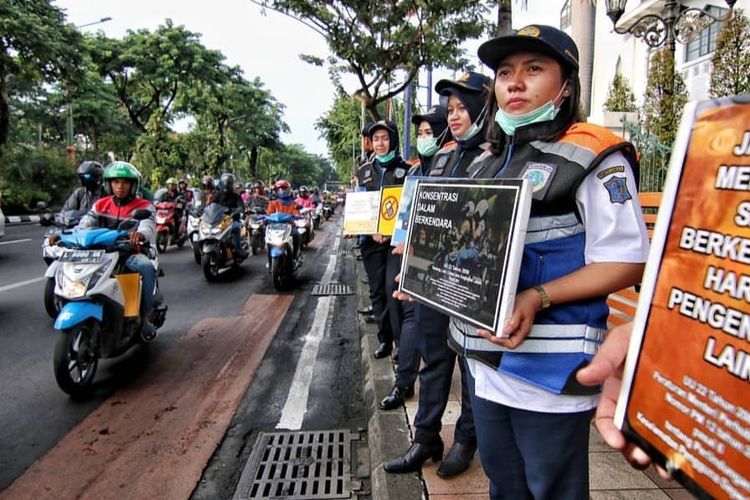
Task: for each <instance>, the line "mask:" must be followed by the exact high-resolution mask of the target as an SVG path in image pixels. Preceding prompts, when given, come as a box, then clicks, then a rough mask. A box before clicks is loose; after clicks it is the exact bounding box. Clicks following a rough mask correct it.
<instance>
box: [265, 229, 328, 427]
mask: <svg viewBox="0 0 750 500" xmlns="http://www.w3.org/2000/svg"><path fill="white" fill-rule="evenodd" d="M340 241H341V239H340V238H336V240H335V241H334V244H333V255H331V257H330V259H329V260H328V266H327V267H326V270H325V272H324V273H323V278H321V280H320V282H321V283H328V282H330V281H331V276H332V275H333V271H334V270H335V269H336V262H337V260H338V256H337V255H336V250H338V247H339V243H340ZM333 299H334V297H331V296H328V297H321V298H320V299H318V304H317V305H316V306H315V318H314V319H313V324H312V326H311V327H310V331H309V332H308V334H307V335H305V345H304V346H303V347H302V355H301V356H300V357H299V361H298V362H297V369H296V370H295V372H294V378H293V379H292V385H291V388H290V389H289V394H288V395H287V397H286V403H285V404H284V409H283V410H281V418H280V419H279V423H278V424H276V428H277V429H287V430H290V431H296V430H299V429H301V428H302V421H303V419H304V418H305V413H306V412H307V399H308V397H309V396H310V385H311V384H312V378H313V369H314V368H315V360H316V359H317V357H318V348H319V347H320V340H321V339H322V338H323V334H324V333H325V331H326V326H327V323H328V316H329V315H330V313H331V310H332V309H333Z"/></svg>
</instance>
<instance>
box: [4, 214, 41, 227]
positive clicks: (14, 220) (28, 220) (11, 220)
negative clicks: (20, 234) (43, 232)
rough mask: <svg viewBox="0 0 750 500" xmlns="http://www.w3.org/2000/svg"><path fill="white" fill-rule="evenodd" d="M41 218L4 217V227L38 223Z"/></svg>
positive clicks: (31, 216) (25, 216)
mask: <svg viewBox="0 0 750 500" xmlns="http://www.w3.org/2000/svg"><path fill="white" fill-rule="evenodd" d="M40 218H41V217H40V216H39V215H6V216H5V225H7V226H12V225H14V224H33V223H37V222H39V219H40Z"/></svg>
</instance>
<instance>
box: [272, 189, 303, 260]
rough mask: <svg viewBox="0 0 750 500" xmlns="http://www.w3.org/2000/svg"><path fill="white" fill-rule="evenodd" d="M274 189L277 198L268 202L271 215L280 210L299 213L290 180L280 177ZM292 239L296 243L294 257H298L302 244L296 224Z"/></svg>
mask: <svg viewBox="0 0 750 500" xmlns="http://www.w3.org/2000/svg"><path fill="white" fill-rule="evenodd" d="M273 190H274V192H275V193H276V199H274V200H272V201H271V202H270V203H269V204H268V209H267V212H268V214H269V215H270V214H275V213H278V212H281V213H284V214H292V215H299V205H298V204H297V203H296V202H295V200H294V196H292V186H291V185H290V184H289V181H287V180H285V179H279V180H278V181H276V182H275V183H274V185H273ZM292 239H293V244H294V258H295V259H296V258H297V252H298V249H299V247H300V244H299V232H298V231H297V228H296V227H295V226H294V225H292Z"/></svg>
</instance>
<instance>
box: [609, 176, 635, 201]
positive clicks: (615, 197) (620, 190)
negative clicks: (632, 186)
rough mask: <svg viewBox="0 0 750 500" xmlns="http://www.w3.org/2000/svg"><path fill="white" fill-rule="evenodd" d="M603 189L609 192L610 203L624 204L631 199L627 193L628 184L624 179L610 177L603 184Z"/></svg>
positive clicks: (628, 192)
mask: <svg viewBox="0 0 750 500" xmlns="http://www.w3.org/2000/svg"><path fill="white" fill-rule="evenodd" d="M604 187H605V188H607V192H609V201H610V202H611V203H625V202H626V201H628V200H630V199H632V198H633V196H632V195H631V194H630V191H628V183H627V179H625V177H612V178H611V179H610V180H608V181H607V182H605V183H604Z"/></svg>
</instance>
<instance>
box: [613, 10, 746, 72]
mask: <svg viewBox="0 0 750 500" xmlns="http://www.w3.org/2000/svg"><path fill="white" fill-rule="evenodd" d="M725 1H726V3H727V5H728V6H729V8H730V9H731V8H732V7H734V4H735V2H736V0H725ZM626 4H627V0H606V7H607V16H609V18H610V19H611V20H612V24H613V26H614V30H615V33H618V34H620V35H624V34H626V33H629V34H631V35H633V36H635V37H637V38H642V39H643V40H644V41H645V42H646V44H647V45H648V46H649V47H652V48H657V47H661V46H662V45H664V44H665V43H666V45H667V48H668V49H669V52H670V55H671V56H672V58H673V59H674V52H675V41H678V42H680V43H689V42H691V41H693V40H695V39H696V38H698V37H699V36H700V34H701V32H702V31H703V30H704V29H706V28H707V27H708V26H710V25H711V24H712V23H714V22H716V21H722V20H723V19H721V18H717V17H715V16H714V15H712V14H710V13H709V12H707V11H706V10H703V9H698V8H695V7H690V8H688V7H685V6H684V5H682V4H681V3H679V2H677V1H675V0H667V1H666V2H664V8H663V9H662V11H661V12H660V13H659V14H652V13H646V14H644V15H642V16H640V17H638V18H637V19H636V20H635V21H633V23H632V24H630V26H628V27H625V28H618V27H617V22H618V21H619V20H620V18H621V17H622V15H623V13H624V12H625V5H626Z"/></svg>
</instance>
